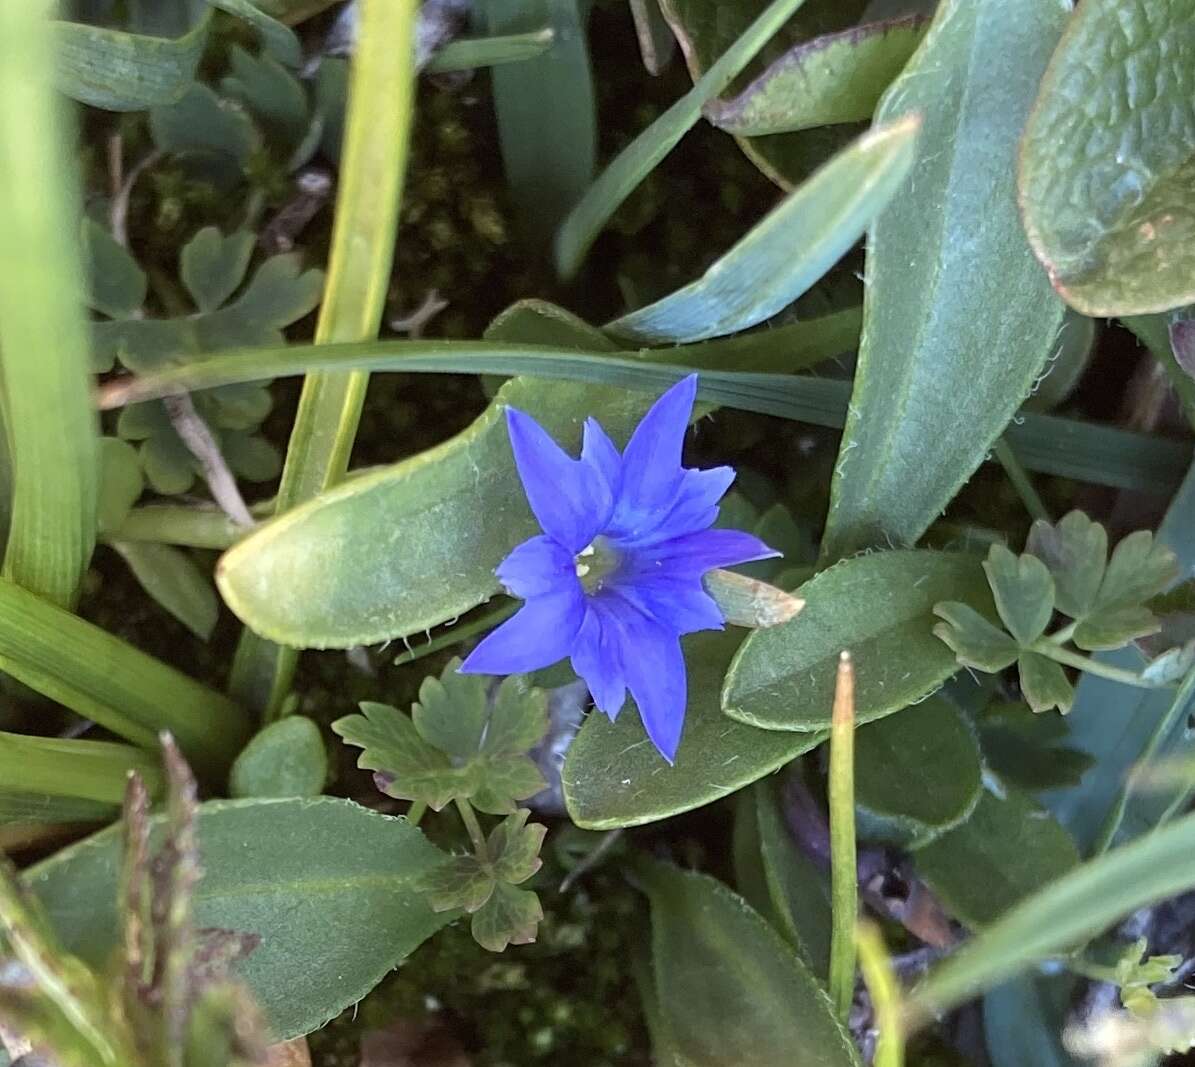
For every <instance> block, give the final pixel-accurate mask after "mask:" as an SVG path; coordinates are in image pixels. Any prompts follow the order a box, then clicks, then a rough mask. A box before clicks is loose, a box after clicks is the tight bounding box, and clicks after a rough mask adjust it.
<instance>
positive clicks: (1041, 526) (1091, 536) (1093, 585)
mask: <svg viewBox="0 0 1195 1067" xmlns="http://www.w3.org/2000/svg"><path fill="white" fill-rule="evenodd" d="M1025 551H1026V552H1028V553H1030V554H1032V555H1034V556H1036V557H1037V558H1038V559H1040V560H1041V561H1042V562H1043V563H1044V564H1045V565H1046V566H1047V567H1049V568H1050V573H1051V574H1052V575H1053V576H1054V594H1055V596H1054V603H1055V606H1056V607H1057V608H1058V610H1059V611H1061V612H1062V613H1063V614H1064V615H1069V616H1070V617H1071V618H1072V619H1084V618H1086V617H1087V616H1088V615H1089V614H1091V612H1092V611H1093V610H1094V609H1095V605H1096V597H1097V595H1098V594H1099V589H1100V583H1101V582H1102V581H1103V580H1104V570H1105V568H1106V567H1107V563H1108V534H1107V531H1106V530H1105V529H1104V528H1103V527H1102V526H1101V525H1100V524H1099V523H1098V522H1092V521H1091V519H1089V518H1088V517H1087V516H1086V515H1084V514H1083V512H1081V511H1072V512H1069V513H1068V514H1066V515H1064V516H1063V517H1062V519H1060V520H1059V521H1058V522H1057V523H1056V524H1054V525H1051V524H1050V523H1048V522H1043V521H1042V520H1041V519H1038V520H1037V521H1036V522H1035V523H1034V524H1033V526H1032V527H1031V528H1030V530H1029V539H1028V540H1027V541H1026V543H1025Z"/></svg>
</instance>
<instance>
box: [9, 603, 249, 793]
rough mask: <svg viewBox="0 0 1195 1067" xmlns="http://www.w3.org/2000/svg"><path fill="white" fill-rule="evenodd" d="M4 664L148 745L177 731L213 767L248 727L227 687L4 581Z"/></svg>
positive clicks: (224, 762) (226, 758) (192, 754)
mask: <svg viewBox="0 0 1195 1067" xmlns="http://www.w3.org/2000/svg"><path fill="white" fill-rule="evenodd" d="M0 670H4V671H5V672H7V673H8V674H11V675H12V676H13V677H15V678H17V679H18V680H20V681H22V682H24V683H25V684H26V685H28V686H29V687H30V688H31V689H36V690H37V691H38V692H39V693H42V694H43V695H45V696H47V697H49V698H50V699H52V700H57V701H58V702H59V703H61V704H64V705H65V706H66V707H68V708H70V709H71V710H72V711H75V712H77V713H78V714H79V715H82V716H83V717H84V718H85V719H92V720H94V721H95V722H97V723H99V724H100V725H101V726H104V727H105V728H106V729H109V730H111V731H112V732H113V733H116V734H118V735H120V736H121V737H124V738H127V739H128V740H129V741H132V742H134V743H135V744H139V745H141V746H143V747H147V748H153V747H154V746H156V744H157V738H158V733H159V731H161V730H170V731H171V733H173V734H174V737H175V739H176V740H177V741H178V743H179V745H180V747H181V748H182V749H183V751H184V752H185V753H186V754H187V757H188V758H189V759H190V760H191V761H192V762H193V763H195V764H196V765H197V766H198V767H200V768H201V769H202V771H203V772H204V773H206V774H212V775H214V774H216V773H217V772H221V771H223V770H224V769H226V768H227V766H228V764H229V763H230V762H231V761H232V757H233V755H234V754H235V753H236V752H237V751H238V750H239V749H240V746H241V744H242V742H243V741H244V739H245V737H246V735H247V733H248V722H247V721H246V718H245V714H244V712H243V711H242V710H241V709H240V708H239V707H237V706H236V705H235V704H233V703H232V701H230V700H229V699H228V698H227V697H225V696H224V695H223V694H222V693H218V692H216V691H215V690H213V689H208V688H207V686H204V685H201V684H200V683H199V682H196V681H194V680H193V679H191V678H188V677H187V676H186V675H185V674H181V673H180V672H178V671H176V670H174V668H172V667H168V666H166V664H164V663H161V662H159V661H158V660H156V659H153V658H152V657H150V656H147V655H146V654H145V653H144V652H138V651H137V649H135V648H133V646H132V645H128V644H126V643H125V642H124V641H121V640H120V639H119V638H117V637H114V636H112V635H111V634H109V633H107V632H105V631H104V630H101V629H100V628H99V627H98V626H93V625H92V624H91V623H88V622H84V621H83V620H82V619H80V618H78V617H76V616H74V615H72V614H70V613H69V612H66V611H63V610H62V609H61V608H57V607H55V606H54V605H52V604H50V603H49V602H48V601H45V600H42V599H41V598H40V597H37V596H34V595H33V594H32V593H29V592H27V591H26V590H24V589H22V588H21V587H20V586H18V585H14V584H13V583H12V582H9V581H3V580H0Z"/></svg>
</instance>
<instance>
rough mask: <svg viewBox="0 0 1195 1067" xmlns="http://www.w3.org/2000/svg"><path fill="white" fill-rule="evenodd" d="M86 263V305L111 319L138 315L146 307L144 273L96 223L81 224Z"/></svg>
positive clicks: (126, 250)
mask: <svg viewBox="0 0 1195 1067" xmlns="http://www.w3.org/2000/svg"><path fill="white" fill-rule="evenodd" d="M81 239H82V242H83V262H84V266H85V270H86V275H87V283H88V294H87V303H88V304H89V305H90V306H91V307H93V308H95V310H96V311H99V312H102V313H103V314H105V315H107V316H108V317H109V318H112V319H126V318H129V317H130V316H132V315H135V314H137V313H138V312H139V311H140V310H141V305H142V304H144V303H145V293H146V287H147V284H148V283H147V282H146V279H145V271H143V270H142V269H141V268H140V267H139V266H138V265H137V261H136V260H135V259H134V258H133V257H132V256H131V255H130V254H129V252H128V249H126V248H125V247H124V246H123V245H121V244H119V243H118V242H117V240H116V239H115V238H114V237H113V236H112V235H111V234H110V233H109V232H108V231H107V230H105V229H104V228H103V227H102V226H101V225H99V223H97V222H96V221H95V220H94V219H91V218H84V219H83V224H82V238H81Z"/></svg>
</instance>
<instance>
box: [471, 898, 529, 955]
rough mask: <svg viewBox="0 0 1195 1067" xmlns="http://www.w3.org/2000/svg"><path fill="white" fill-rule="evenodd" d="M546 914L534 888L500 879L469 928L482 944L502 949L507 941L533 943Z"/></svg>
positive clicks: (487, 947)
mask: <svg viewBox="0 0 1195 1067" xmlns="http://www.w3.org/2000/svg"><path fill="white" fill-rule="evenodd" d="M543 918H544V909H543V908H542V907H541V906H540V903H539V897H537V896H536V895H535V894H534V893H533V892H531V890H530V889H516V888H515V887H514V886H512V885H508V884H507V883H506V882H498V883H497V884H496V885H495V886H494V892H493V894H492V895H491V896H490V899H489V900H487V901H486V902H485V903H484V904H483V905H482V906H481V907H480V908H479V909H478V910H477V911H476V912H474V913H473V921H472V922H471V923H470V926H469V929H470V932H471V933H472V934H473V940H474V941H476V942H477V943H478V944H479V945H480V946H481V947H482V948H485V949H489V951H490V952H502V951H504V950H505V949H506V946H507V945H530V944H531V943H532V942H533V941H534V940H535V935H536V932H537V931H538V929H539V924H540V923H541V922H542V921H543Z"/></svg>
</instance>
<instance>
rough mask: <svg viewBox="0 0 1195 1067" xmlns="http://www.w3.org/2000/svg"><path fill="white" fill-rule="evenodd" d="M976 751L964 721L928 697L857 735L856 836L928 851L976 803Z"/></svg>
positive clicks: (979, 769)
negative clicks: (923, 846)
mask: <svg viewBox="0 0 1195 1067" xmlns="http://www.w3.org/2000/svg"><path fill="white" fill-rule="evenodd" d="M981 776H982V767H981V765H980V756H979V745H978V743H977V742H976V740H975V733H974V731H973V729H972V728H971V726H970V725H969V724H968V722H967V721H966V719H964V718H963V716H962V715H961V714H960V713H959V712H958V711H956V710H955V708H954V707H953V705H951V704H950V703H949V702H948V701H947V700H945V699H944V698H943V697H940V696H932V697H930V698H929V699H928V700H923V701H922V702H921V703H920V704H917V705H915V706H914V707H911V708H907V709H905V710H904V711H903V712H901V714H900V715H892V716H889V717H888V718H886V719H881V720H880V721H879V722H875V723H871V724H870V725H868V726H865V727H863V728H862V729H860V730H859V731H858V733H857V734H856V735H855V802H856V804H857V806H858V808H859V815H858V817H859V820H860V821H859V833H860V836H862V837H865V838H872V839H877V838H878V839H881V840H889V841H895V842H897V843H899V844H902V845H907V844H912V845H913V846H918V845H923V844H927V843H928V842H929V841H931V840H933V839H934V838H935V837H939V836H941V834H943V833H944V832H946V831H947V830H950V829H951V828H952V827H954V826H957V825H958V824H959V823H961V822H962V821H963V820H964V819H966V818H967V817H968V816H969V815H970V814H971V812H972V810H973V809H974V807H975V805H976V804H977V803H978V802H979V797H980V793H981V792H982V791H983V788H982V784H981Z"/></svg>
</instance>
